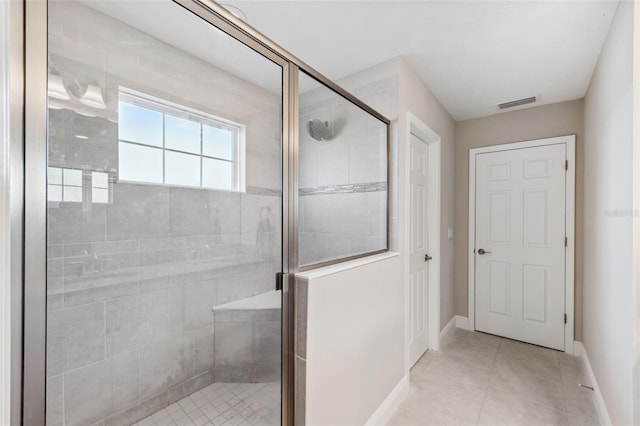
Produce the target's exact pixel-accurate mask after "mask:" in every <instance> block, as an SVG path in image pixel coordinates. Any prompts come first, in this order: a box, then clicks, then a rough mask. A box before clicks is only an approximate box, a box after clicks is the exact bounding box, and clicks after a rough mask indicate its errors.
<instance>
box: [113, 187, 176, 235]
mask: <svg viewBox="0 0 640 426" xmlns="http://www.w3.org/2000/svg"><path fill="white" fill-rule="evenodd" d="M170 211H171V209H170V191H169V188H166V187H163V186H155V185H154V186H145V185H133V184H124V183H119V184H117V185H114V186H113V203H112V204H109V205H108V208H107V230H108V234H109V237H110V238H113V237H117V236H131V235H146V236H149V235H168V234H169V233H170V231H171V220H170Z"/></svg>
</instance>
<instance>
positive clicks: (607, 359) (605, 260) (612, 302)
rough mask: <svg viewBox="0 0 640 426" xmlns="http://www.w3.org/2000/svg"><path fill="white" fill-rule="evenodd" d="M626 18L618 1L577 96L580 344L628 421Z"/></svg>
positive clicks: (615, 414)
mask: <svg viewBox="0 0 640 426" xmlns="http://www.w3.org/2000/svg"><path fill="white" fill-rule="evenodd" d="M632 19H633V4H632V3H631V2H630V1H622V2H621V3H620V5H619V6H618V9H617V11H616V15H615V17H614V19H613V22H612V24H611V29H610V31H609V35H608V36H607V39H606V41H605V44H604V46H603V48H602V53H601V55H600V58H599V60H598V63H597V65H596V68H595V71H594V74H593V77H592V79H591V83H590V85H589V89H588V91H587V94H586V96H585V100H584V123H585V140H584V146H585V164H584V169H585V171H586V172H585V181H584V187H585V196H584V209H585V215H584V247H585V251H584V273H583V275H584V295H583V304H584V312H585V314H584V324H583V327H584V330H583V335H584V347H585V349H586V351H587V353H588V356H589V359H590V361H591V365H592V367H593V371H594V374H595V377H596V380H597V382H598V384H599V386H600V390H601V392H602V395H603V397H604V401H605V404H606V406H607V410H608V412H609V415H610V417H611V420H612V422H613V424H632V423H633V404H632V374H631V373H632V340H633V316H632V269H633V268H632V265H633V258H632V224H633V221H634V220H636V221H637V220H638V218H637V217H636V218H635V219H634V218H633V196H632V194H633V162H632V159H633V143H632V133H633V130H632V129H633V102H632V99H633V96H632V93H633V90H632V86H633V77H632V75H633V65H632V64H633V54H632V41H633V20H632Z"/></svg>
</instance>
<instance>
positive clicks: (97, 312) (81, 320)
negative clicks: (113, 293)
mask: <svg viewBox="0 0 640 426" xmlns="http://www.w3.org/2000/svg"><path fill="white" fill-rule="evenodd" d="M47 323H48V332H47V350H48V352H47V375H48V376H49V377H51V376H55V375H58V374H60V373H64V372H67V371H70V370H73V369H75V368H79V367H82V366H84V365H87V364H91V363H93V362H96V361H100V360H103V359H104V357H105V347H104V327H105V312H104V303H94V304H90V305H84V306H79V307H74V308H68V309H60V310H56V311H49V312H48V314H47Z"/></svg>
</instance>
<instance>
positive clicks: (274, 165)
mask: <svg viewBox="0 0 640 426" xmlns="http://www.w3.org/2000/svg"><path fill="white" fill-rule="evenodd" d="M245 171H246V184H247V186H258V187H263V188H271V189H280V188H282V159H281V154H280V153H279V152H278V153H265V152H262V151H259V150H254V149H252V148H249V147H247V157H246V169H245Z"/></svg>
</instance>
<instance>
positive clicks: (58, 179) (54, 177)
mask: <svg viewBox="0 0 640 426" xmlns="http://www.w3.org/2000/svg"><path fill="white" fill-rule="evenodd" d="M47 175H48V178H49V184H55V185H62V169H61V168H59V167H49V172H48V174H47Z"/></svg>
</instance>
